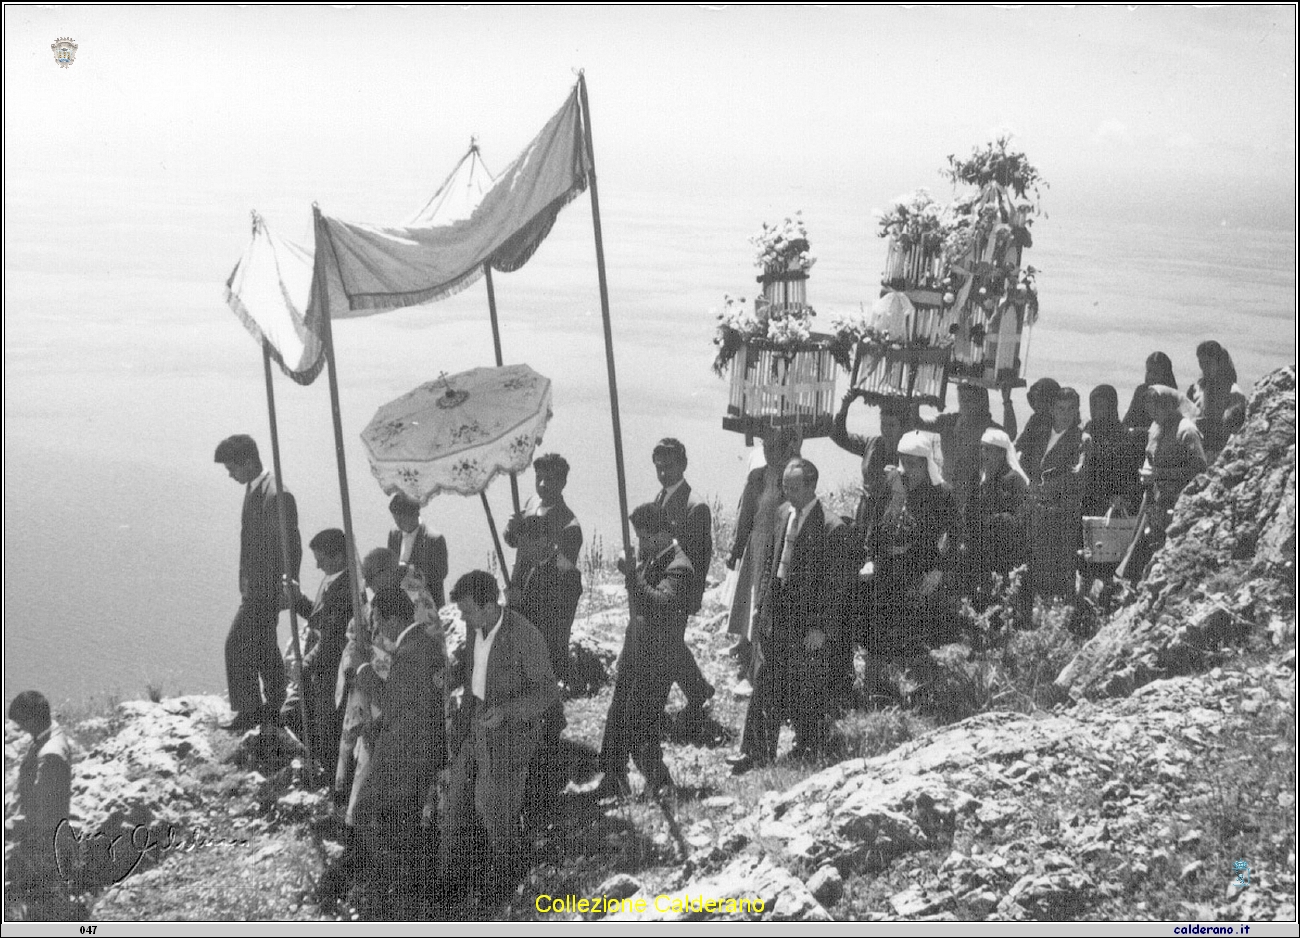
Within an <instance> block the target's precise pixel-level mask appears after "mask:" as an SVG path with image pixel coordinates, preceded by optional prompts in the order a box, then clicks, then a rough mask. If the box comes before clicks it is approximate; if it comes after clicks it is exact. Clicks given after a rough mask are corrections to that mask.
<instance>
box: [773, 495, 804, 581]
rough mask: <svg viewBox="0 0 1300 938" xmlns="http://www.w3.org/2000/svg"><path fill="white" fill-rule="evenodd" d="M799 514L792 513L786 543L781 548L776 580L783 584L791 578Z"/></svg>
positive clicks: (796, 512)
mask: <svg viewBox="0 0 1300 938" xmlns="http://www.w3.org/2000/svg"><path fill="white" fill-rule="evenodd" d="M798 524H799V512H798V511H791V512H790V523H789V524H787V525H786V526H785V543H784V544H783V545H782V546H781V560H780V562H779V563H778V564H777V565H776V578H777V579H778V580H780V581H781V582H782V583H784V582H785V581H786V578H787V577H789V576H790V565H791V563H793V561H794V541H795V538H796V537H798V536H799V529H798Z"/></svg>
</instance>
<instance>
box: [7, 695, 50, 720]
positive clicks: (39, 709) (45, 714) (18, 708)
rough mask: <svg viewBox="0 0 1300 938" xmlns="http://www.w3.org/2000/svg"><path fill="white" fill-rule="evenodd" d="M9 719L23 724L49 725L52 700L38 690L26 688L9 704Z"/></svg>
mask: <svg viewBox="0 0 1300 938" xmlns="http://www.w3.org/2000/svg"><path fill="white" fill-rule="evenodd" d="M9 719H11V720H13V721H14V722H15V723H19V724H22V725H23V726H33V725H37V726H49V725H50V702H49V701H48V700H46V699H45V695H44V694H42V693H41V692H40V691H38V690H25V691H23V692H22V693H21V694H19V695H18V696H17V697H15V698H14V702H13V703H11V704H10V705H9Z"/></svg>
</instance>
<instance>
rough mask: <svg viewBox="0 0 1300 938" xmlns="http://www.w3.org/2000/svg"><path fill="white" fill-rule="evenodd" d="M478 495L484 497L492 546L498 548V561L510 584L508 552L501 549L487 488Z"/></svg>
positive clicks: (502, 574) (484, 507)
mask: <svg viewBox="0 0 1300 938" xmlns="http://www.w3.org/2000/svg"><path fill="white" fill-rule="evenodd" d="M478 497H479V498H481V499H483V513H484V514H485V515H487V523H488V530H489V531H491V532H492V546H494V547H495V548H496V549H497V561H498V562H499V563H500V564H501V576H502V577H503V578H504V579H505V581H506V586H509V585H510V568H509V567H507V566H506V552H505V551H504V550H502V549H501V538H500V537H498V536H497V523H496V521H495V520H494V519H493V517H492V506H491V505H489V504H488V500H487V490H486V489H485V490H483V491H482V492H479V493H478Z"/></svg>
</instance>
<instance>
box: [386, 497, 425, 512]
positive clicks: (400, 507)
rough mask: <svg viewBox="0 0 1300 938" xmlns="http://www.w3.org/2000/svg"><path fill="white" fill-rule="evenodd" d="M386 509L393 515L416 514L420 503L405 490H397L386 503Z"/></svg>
mask: <svg viewBox="0 0 1300 938" xmlns="http://www.w3.org/2000/svg"><path fill="white" fill-rule="evenodd" d="M388 510H389V511H390V512H392V513H393V514H395V515H418V514H419V513H420V503H419V502H417V501H416V500H415V499H413V498H411V496H409V495H407V494H406V493H405V492H398V493H397V494H396V495H394V496H393V498H392V500H391V501H389V503H388Z"/></svg>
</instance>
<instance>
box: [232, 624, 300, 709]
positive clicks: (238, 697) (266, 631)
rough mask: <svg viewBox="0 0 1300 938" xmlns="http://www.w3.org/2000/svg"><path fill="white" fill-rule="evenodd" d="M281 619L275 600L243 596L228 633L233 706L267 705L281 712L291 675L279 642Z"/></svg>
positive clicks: (255, 706)
mask: <svg viewBox="0 0 1300 938" xmlns="http://www.w3.org/2000/svg"><path fill="white" fill-rule="evenodd" d="M279 621H280V610H279V604H278V603H276V602H275V601H274V600H270V601H254V600H248V599H246V600H244V602H243V603H241V604H240V606H239V611H238V612H237V613H235V620H234V621H233V622H231V623H230V634H229V635H227V636H226V684H227V686H228V687H229V689H230V709H232V710H235V711H237V712H240V713H243V712H244V711H247V710H255V709H257V708H259V707H262V706H263V705H265V706H266V707H268V708H271V712H275V713H278V712H279V710H280V707H281V705H282V704H283V703H284V697H285V690H286V688H287V687H288V678H287V677H286V675H285V673H284V659H283V658H281V657H280V646H279V645H278V644H277V642H276V635H275V629H276V626H277V625H278V624H279Z"/></svg>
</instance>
